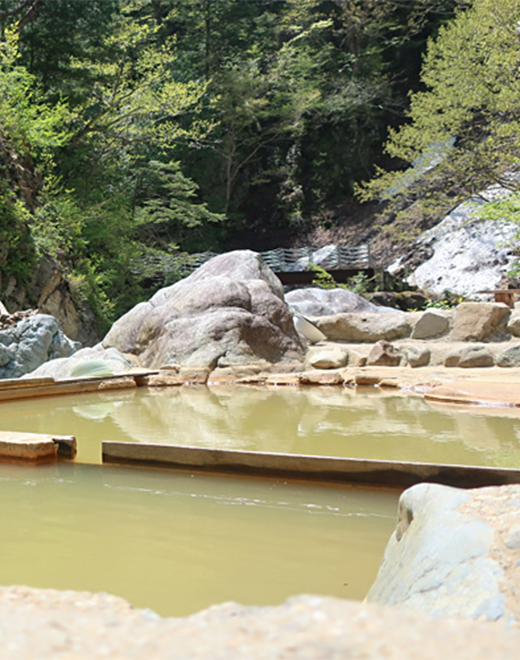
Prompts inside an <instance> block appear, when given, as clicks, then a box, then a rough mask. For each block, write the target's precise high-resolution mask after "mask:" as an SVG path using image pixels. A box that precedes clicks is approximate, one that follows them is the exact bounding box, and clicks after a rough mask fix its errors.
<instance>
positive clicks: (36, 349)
mask: <svg viewBox="0 0 520 660" xmlns="http://www.w3.org/2000/svg"><path fill="white" fill-rule="evenodd" d="M79 346H80V344H78V343H77V342H74V341H72V340H70V339H69V338H68V337H67V336H66V335H65V334H64V333H63V331H62V329H61V326H60V324H59V322H58V320H57V319H55V318H54V317H53V316H50V315H48V314H33V315H31V316H27V317H26V318H23V319H22V320H20V321H18V322H17V323H15V324H14V325H9V326H7V327H3V328H2V329H0V378H19V377H20V376H23V375H24V374H27V373H29V372H31V371H33V370H34V369H36V368H37V367H39V366H40V365H41V364H43V363H44V362H47V360H53V359H54V358H62V357H68V356H70V355H72V354H73V353H74V352H75V351H77V350H78V348H79Z"/></svg>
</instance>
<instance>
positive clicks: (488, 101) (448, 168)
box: [362, 0, 520, 202]
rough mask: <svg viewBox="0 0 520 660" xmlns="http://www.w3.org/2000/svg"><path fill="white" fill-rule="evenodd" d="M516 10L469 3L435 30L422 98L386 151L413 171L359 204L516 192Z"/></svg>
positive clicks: (391, 177)
mask: <svg viewBox="0 0 520 660" xmlns="http://www.w3.org/2000/svg"><path fill="white" fill-rule="evenodd" d="M519 10H520V2H519V1H518V0H502V1H501V2H500V3H496V2H493V1H492V0H474V2H473V4H472V6H471V7H470V8H469V9H467V10H465V11H461V12H459V13H458V15H457V17H456V18H455V19H454V20H453V21H452V22H451V23H449V24H448V25H446V26H445V27H443V28H442V29H441V31H440V34H439V36H438V38H437V39H436V40H435V41H432V42H431V43H430V44H429V47H428V51H427V54H426V57H425V60H424V65H423V69H422V74H421V79H422V82H423V84H424V87H425V90H424V91H420V92H416V93H415V94H413V95H412V97H411V103H410V110H409V122H408V123H407V124H405V125H403V126H402V127H400V128H399V129H397V130H393V131H391V133H390V139H389V141H388V143H387V145H386V149H387V152H388V154H389V155H390V156H391V157H393V158H396V159H399V160H400V161H401V162H404V163H407V164H409V165H415V167H414V168H413V169H412V170H410V169H408V170H405V171H398V172H383V171H381V172H380V173H379V176H378V177H377V178H376V179H375V180H373V181H372V182H371V183H369V184H368V185H367V186H366V187H365V188H364V191H363V193H362V195H363V196H364V197H368V198H374V197H379V198H381V197H392V196H393V197H394V198H396V199H397V201H398V202H400V201H402V200H403V199H404V200H405V202H407V201H410V199H414V198H416V197H417V196H418V195H421V196H423V197H424V198H427V197H428V195H429V194H430V193H431V191H432V190H434V189H435V188H436V187H439V186H442V187H443V188H444V189H445V190H446V189H448V190H452V191H453V195H454V198H455V199H459V198H460V197H463V196H467V195H469V194H472V193H478V192H479V191H481V190H482V189H483V188H484V187H485V186H486V185H489V184H490V183H502V184H504V185H506V186H513V187H516V186H517V183H516V182H515V179H514V178H512V177H510V176H508V174H507V173H508V172H511V170H512V169H515V168H516V167H517V163H518V157H519V155H520V138H519V134H520V133H519V128H520V125H519V121H520V94H519V92H520V82H519V79H518V75H517V72H518V69H519V66H520V43H519V39H518V34H517V20H518V16H519ZM448 151H449V155H448V156H447V157H445V156H446V154H447V152H448ZM425 172H427V174H426V176H424V173H425Z"/></svg>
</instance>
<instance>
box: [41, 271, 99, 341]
mask: <svg viewBox="0 0 520 660" xmlns="http://www.w3.org/2000/svg"><path fill="white" fill-rule="evenodd" d="M35 281H36V282H38V285H39V286H38V289H37V291H36V293H37V303H36V304H37V307H38V310H39V311H40V312H41V313H42V314H50V315H51V316H54V317H55V318H56V319H58V321H59V322H60V324H61V327H62V329H63V332H64V333H65V334H66V335H67V337H70V338H71V339H72V340H74V341H79V342H80V343H81V344H83V345H85V344H93V343H95V342H96V341H98V340H99V336H98V334H97V331H96V324H95V318H94V315H93V313H92V311H91V310H90V309H88V308H87V307H86V306H85V305H83V306H82V307H79V306H78V304H77V301H75V300H74V298H73V295H72V291H71V285H70V283H69V281H68V280H67V279H66V278H65V276H64V274H63V271H62V269H61V267H60V265H59V264H58V263H57V262H56V261H53V260H49V259H47V260H43V259H42V260H41V261H40V263H39V266H38V270H37V273H36V276H35Z"/></svg>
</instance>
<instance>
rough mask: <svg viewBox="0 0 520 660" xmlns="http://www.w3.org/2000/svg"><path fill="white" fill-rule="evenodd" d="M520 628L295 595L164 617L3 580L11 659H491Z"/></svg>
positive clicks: (3, 619) (0, 619)
mask: <svg viewBox="0 0 520 660" xmlns="http://www.w3.org/2000/svg"><path fill="white" fill-rule="evenodd" d="M519 653H520V630H518V629H509V628H507V627H505V626H503V625H501V624H497V623H484V622H475V621H462V620H454V619H451V620H437V621H434V620H432V619H430V618H428V617H426V616H424V615H422V614H420V613H417V612H411V611H406V610H399V609H397V608H383V607H379V606H377V605H369V604H362V603H355V602H353V601H346V600H339V599H334V598H325V597H320V596H297V597H295V598H291V599H289V600H288V601H287V602H286V603H285V604H283V605H280V606H278V607H242V606H240V605H237V604H235V603H224V604H222V605H217V606H214V607H212V608H209V609H208V610H205V611H203V612H201V613H199V614H196V615H194V616H191V617H188V618H186V619H160V618H159V617H157V616H155V615H154V614H153V613H151V612H147V611H143V610H133V609H131V607H130V606H129V605H128V604H127V603H126V602H125V601H124V600H122V599H120V598H116V597H115V596H108V595H106V594H88V593H81V592H70V591H64V592H59V591H52V590H36V589H29V588H27V587H9V588H3V589H0V657H2V658H3V659H5V660H11V659H13V660H15V659H16V660H20V659H24V660H30V659H33V658H34V659H40V658H41V659H48V658H49V659H51V658H59V659H61V658H67V659H69V658H70V659H79V658H81V659H87V658H109V659H112V658H115V659H117V658H138V659H147V660H150V659H163V658H164V659H167V658H171V659H174V660H195V659H204V660H250V659H251V660H267V659H269V660H271V659H272V660H275V659H276V660H285V659H286V660H306V659H311V658H313V659H317V658H318V659H320V660H336V659H338V660H339V659H342V660H345V659H347V658H367V659H373V660H382V659H388V660H407V659H410V660H412V659H413V660H430V659H437V658H439V659H440V658H442V659H443V660H444V659H447V658H449V659H450V660H466V659H467V660H490V659H491V660H492V659H495V658H496V659H499V658H509V659H511V660H513V659H515V658H518V657H519Z"/></svg>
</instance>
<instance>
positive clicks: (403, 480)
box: [102, 442, 520, 488]
mask: <svg viewBox="0 0 520 660" xmlns="http://www.w3.org/2000/svg"><path fill="white" fill-rule="evenodd" d="M102 455H103V463H120V464H134V465H148V466H156V467H169V468H175V469H180V470H189V471H196V472H198V471H200V472H211V473H224V474H237V475H251V476H253V475H254V476H260V477H275V478H281V479H305V480H312V481H317V482H336V483H337V482H341V483H343V484H365V485H370V486H384V487H395V488H408V487H410V486H413V485H414V484H416V483H419V482H422V481H429V482H434V483H440V484H445V485H448V486H457V487H460V488H476V487H480V486H492V485H503V484H510V483H520V470H515V469H509V468H495V467H474V466H471V465H445V464H434V463H411V462H398V461H377V460H368V459H357V458H334V457H321V456H303V455H300V454H277V453H276V454H275V453H265V452H251V451H239V450H228V449H207V448H201V447H185V446H178V445H160V444H144V443H139V442H103V443H102Z"/></svg>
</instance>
